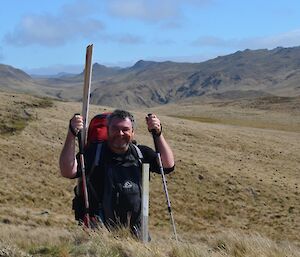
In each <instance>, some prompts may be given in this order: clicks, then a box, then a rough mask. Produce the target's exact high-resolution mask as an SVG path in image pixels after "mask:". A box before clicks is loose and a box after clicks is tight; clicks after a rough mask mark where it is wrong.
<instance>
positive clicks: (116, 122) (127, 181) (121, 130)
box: [59, 110, 175, 235]
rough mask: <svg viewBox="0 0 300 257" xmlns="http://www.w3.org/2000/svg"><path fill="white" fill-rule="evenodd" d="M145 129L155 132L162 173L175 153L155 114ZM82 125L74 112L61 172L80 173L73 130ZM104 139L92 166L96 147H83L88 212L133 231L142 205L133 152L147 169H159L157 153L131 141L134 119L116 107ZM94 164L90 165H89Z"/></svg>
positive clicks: (67, 174)
mask: <svg viewBox="0 0 300 257" xmlns="http://www.w3.org/2000/svg"><path fill="white" fill-rule="evenodd" d="M146 124H147V127H148V131H151V132H153V133H154V135H155V140H156V146H157V149H158V151H159V152H160V154H161V161H162V164H163V168H164V171H165V173H169V172H171V171H173V170H174V165H175V164H174V156H173V152H172V150H171V148H170V147H169V145H168V143H167V141H166V140H165V138H164V136H163V134H162V126H161V123H160V120H159V119H158V117H157V116H156V115H155V114H151V115H149V116H147V117H146ZM82 128H83V119H82V116H80V115H75V116H74V117H73V118H72V119H71V120H70V129H69V132H68V134H67V138H66V141H65V144H64V147H63V150H62V152H61V155H60V160H59V165H60V170H61V174H62V176H64V177H66V178H76V177H80V175H81V174H80V168H78V166H79V164H78V162H77V159H76V153H75V139H76V134H77V133H78V132H79V131H80V130H81V129H82ZM107 133H108V138H107V141H106V142H104V143H102V144H103V145H102V147H101V149H102V150H101V157H99V159H100V162H99V165H98V164H97V165H96V167H94V166H95V165H94V166H93V165H92V164H91V162H93V161H92V160H94V159H95V155H97V152H96V151H95V147H90V149H87V150H86V153H85V161H86V170H87V173H88V174H89V175H88V176H89V181H90V187H88V189H89V196H90V197H91V196H92V195H94V197H91V198H92V201H91V203H90V212H91V215H92V216H97V217H101V220H102V221H103V222H104V224H105V225H106V226H107V227H108V228H111V227H115V226H117V225H123V226H129V227H130V229H131V231H132V232H133V233H134V234H136V235H137V234H138V232H139V227H140V209H141V190H140V184H141V164H140V160H139V158H138V157H137V156H138V154H137V153H136V152H137V151H139V152H140V153H141V154H142V162H144V163H149V164H150V171H151V172H157V173H159V166H158V163H157V160H156V157H157V156H156V153H155V151H153V150H152V149H151V148H149V147H147V146H144V145H139V146H138V149H137V147H136V146H134V145H133V139H134V133H135V120H134V117H133V116H132V114H131V113H129V112H127V111H123V110H115V111H114V112H113V113H112V114H110V115H109V117H108V121H107ZM92 166H93V167H92ZM91 170H93V171H91Z"/></svg>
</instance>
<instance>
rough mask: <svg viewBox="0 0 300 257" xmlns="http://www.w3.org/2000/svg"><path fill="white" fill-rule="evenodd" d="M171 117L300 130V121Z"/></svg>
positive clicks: (292, 130)
mask: <svg viewBox="0 0 300 257" xmlns="http://www.w3.org/2000/svg"><path fill="white" fill-rule="evenodd" d="M169 116H170V117H174V118H179V119H184V120H191V121H197V122H203V123H211V124H224V125H233V126H242V127H251V128H261V129H274V130H281V131H291V132H298V131H299V130H300V123H295V124H289V125H288V126H287V125H286V124H281V123H278V122H272V121H268V120H258V119H255V118H253V119H249V120H245V119H244V120H241V119H239V118H236V119H234V118H228V117H224V118H212V117H205V116H187V115H169Z"/></svg>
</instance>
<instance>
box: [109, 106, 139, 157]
mask: <svg viewBox="0 0 300 257" xmlns="http://www.w3.org/2000/svg"><path fill="white" fill-rule="evenodd" d="M134 128H135V120H134V117H133V115H132V114H131V113H129V112H127V111H124V110H115V111H114V112H113V113H112V114H110V115H109V116H108V120H107V133H108V138H107V142H108V145H109V147H110V149H111V150H112V151H113V152H116V153H125V152H126V151H127V149H128V147H129V143H130V142H131V141H132V140H133V137H134Z"/></svg>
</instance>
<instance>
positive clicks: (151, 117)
mask: <svg viewBox="0 0 300 257" xmlns="http://www.w3.org/2000/svg"><path fill="white" fill-rule="evenodd" d="M146 123H147V126H148V131H149V132H151V133H154V135H155V136H156V137H159V136H160V135H161V132H162V126H161V123H160V120H159V119H158V118H157V116H156V115H155V114H148V116H147V117H146Z"/></svg>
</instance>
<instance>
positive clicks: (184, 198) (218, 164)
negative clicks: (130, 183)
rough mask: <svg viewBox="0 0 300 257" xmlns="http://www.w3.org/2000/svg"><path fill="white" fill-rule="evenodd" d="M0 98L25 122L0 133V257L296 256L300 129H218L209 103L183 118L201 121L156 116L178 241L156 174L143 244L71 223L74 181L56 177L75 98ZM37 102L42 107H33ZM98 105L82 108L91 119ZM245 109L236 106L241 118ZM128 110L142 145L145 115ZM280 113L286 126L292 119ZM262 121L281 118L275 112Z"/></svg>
mask: <svg viewBox="0 0 300 257" xmlns="http://www.w3.org/2000/svg"><path fill="white" fill-rule="evenodd" d="M0 100H1V101H0V115H1V116H0V117H4V116H9V115H13V114H14V113H19V116H23V115H24V116H26V115H27V116H31V118H32V119H30V120H29V122H28V123H27V125H26V126H25V128H24V129H23V130H22V131H21V133H13V134H9V136H6V135H2V136H0V143H1V148H0V163H1V164H3V165H1V173H0V180H1V183H0V242H1V249H2V250H3V251H7V253H4V254H3V256H26V255H31V256H61V257H71V256H75V257H76V256H77V257H80V256H124V257H125V256H126V257H130V256H142V257H143V256H145V257H147V256H157V257H165V256H167V257H187V256H212V257H216V256H250V257H251V256H266V257H267V256H268V257H271V256H272V257H281V256H299V254H298V253H299V252H300V251H299V247H300V243H299V239H300V238H299V224H300V222H299V217H300V213H299V210H300V209H299V203H300V198H299V197H300V191H299V188H298V186H299V182H298V181H299V172H298V167H299V160H300V156H299V153H300V148H299V147H300V146H299V144H298V142H299V135H300V134H299V133H291V132H288V131H285V130H283V131H275V130H269V129H264V130H263V129H253V128H252V127H251V126H248V127H247V126H246V127H244V126H238V125H237V126H224V124H222V123H221V124H219V123H218V122H216V121H215V120H214V119H216V120H217V121H219V120H222V118H224V117H223V116H222V115H223V114H224V113H225V114H227V113H229V114H232V112H231V111H232V109H227V107H224V108H222V110H219V112H218V113H217V111H218V110H217V109H216V108H214V109H212V110H213V111H214V113H215V114H216V115H209V114H210V113H211V112H209V111H210V106H205V108H207V109H200V110H201V111H202V113H201V115H199V113H192V112H191V113H190V114H189V115H188V114H186V115H184V114H182V116H183V118H184V117H186V118H189V117H192V116H193V115H194V114H195V115H194V116H199V117H203V118H206V117H207V118H210V119H208V120H207V119H202V121H208V122H198V121H193V120H187V119H183V118H182V119H178V118H173V117H168V116H162V115H161V114H160V117H161V120H162V121H163V126H164V135H165V138H167V140H168V142H169V144H170V145H171V147H172V149H173V151H174V153H175V158H176V170H175V172H174V173H173V174H169V175H167V179H168V190H169V197H170V200H171V202H172V211H173V214H174V218H175V222H176V228H177V233H178V235H179V238H180V243H179V245H176V243H175V242H174V240H171V239H170V237H171V236H172V228H171V226H170V217H169V215H168V211H167V205H166V200H165V195H164V192H163V187H162V182H161V176H160V175H159V174H156V175H154V174H153V175H151V181H150V219H149V220H150V233H151V237H152V241H151V242H150V243H149V244H147V245H142V244H141V243H139V242H137V241H135V240H133V239H132V238H130V237H129V236H127V235H126V233H123V234H122V233H121V234H109V233H107V232H106V231H105V230H104V231H103V230H101V231H97V232H95V233H91V234H87V233H86V232H84V231H81V230H80V229H79V228H78V227H77V225H76V222H75V221H74V216H73V213H72V210H71V202H72V198H73V187H74V185H75V184H76V181H74V180H68V179H64V178H62V177H61V176H60V174H59V168H58V158H59V154H60V151H61V149H62V145H63V143H64V139H65V135H66V133H67V131H68V121H69V119H70V117H71V116H72V115H73V113H75V112H80V110H81V105H80V103H71V102H53V105H52V104H51V101H50V103H49V102H48V101H45V102H43V103H41V102H40V101H41V100H40V99H38V98H34V97H30V96H28V95H16V94H14V95H13V94H6V95H3V94H0ZM45 105H46V106H48V105H50V107H47V108H42V107H41V106H45ZM51 105H52V106H51ZM24 106H25V108H24ZM38 106H40V107H41V108H39V107H38ZM24 109H25V110H26V112H25V113H24ZM8 110H9V112H8ZM197 110H198V109H197ZM197 110H196V111H197ZM103 111H104V108H103V107H99V106H91V108H90V117H93V115H95V114H96V113H101V112H103ZM147 111H149V110H147ZM206 111H208V113H206ZM248 112H250V111H249V110H246V111H245V112H239V113H240V116H238V117H237V118H239V119H240V122H241V123H242V122H243V121H244V120H245V119H246V118H249V115H248V114H247V113H248ZM145 113H147V112H145ZM260 113H261V114H262V115H263V114H264V113H262V112H260ZM171 114H174V113H171ZM178 114H179V113H178ZM217 114H220V115H219V116H218V115H217ZM234 114H236V112H234ZM241 114H243V115H244V114H245V115H246V114H247V116H245V117H244V116H242V115H241ZM135 115H136V119H137V120H138V122H139V126H138V128H137V133H136V134H137V138H136V139H137V141H138V142H139V143H141V144H145V145H149V146H151V143H153V142H152V138H151V135H150V134H149V133H148V132H147V129H146V125H145V124H144V115H145V114H144V113H142V112H140V111H139V112H138V111H137V112H136V113H135ZM179 115H181V113H180V114H179ZM286 116H287V117H286V120H284V122H286V123H287V124H288V123H291V122H293V121H294V120H297V119H298V117H299V116H297V115H295V116H293V117H292V118H290V116H289V115H286ZM227 117H228V116H227ZM230 117H233V116H230ZM234 117H235V116H234ZM252 117H254V115H253V116H250V118H252ZM263 117H267V118H270V119H271V120H272V121H273V120H275V121H276V120H277V119H278V122H279V123H280V122H281V121H282V119H281V118H282V116H281V115H280V116H278V115H275V114H274V113H267V114H266V116H263ZM209 121H211V122H209ZM297 247H298V248H297ZM5 254H6V255H5ZM297 254H298V255H297ZM0 256H1V255H0Z"/></svg>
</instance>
